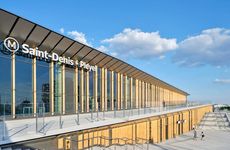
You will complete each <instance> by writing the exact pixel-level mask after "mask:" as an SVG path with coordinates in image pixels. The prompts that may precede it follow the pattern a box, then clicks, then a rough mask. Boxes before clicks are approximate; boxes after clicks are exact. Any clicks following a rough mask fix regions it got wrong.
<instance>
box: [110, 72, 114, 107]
mask: <svg viewBox="0 0 230 150" xmlns="http://www.w3.org/2000/svg"><path fill="white" fill-rule="evenodd" d="M110 73H111V75H110V90H111V91H110V95H111V104H110V105H111V110H114V72H113V71H111V72H110Z"/></svg>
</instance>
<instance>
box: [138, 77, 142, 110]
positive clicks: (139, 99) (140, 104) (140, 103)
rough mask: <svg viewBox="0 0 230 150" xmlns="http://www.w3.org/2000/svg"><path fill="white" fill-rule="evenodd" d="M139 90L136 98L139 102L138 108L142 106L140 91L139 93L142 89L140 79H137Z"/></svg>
mask: <svg viewBox="0 0 230 150" xmlns="http://www.w3.org/2000/svg"><path fill="white" fill-rule="evenodd" d="M138 85H139V87H138V88H139V90H138V91H139V92H138V95H139V98H138V102H139V104H138V106H139V108H142V93H141V91H142V88H141V87H142V82H141V81H139V84H138Z"/></svg>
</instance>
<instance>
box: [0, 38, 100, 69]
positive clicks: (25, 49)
mask: <svg viewBox="0 0 230 150" xmlns="http://www.w3.org/2000/svg"><path fill="white" fill-rule="evenodd" d="M4 46H5V48H6V49H7V50H9V51H11V52H12V53H15V52H17V51H18V50H19V48H20V45H19V43H18V41H17V40H16V39H14V38H12V37H8V38H6V39H5V40H4ZM21 52H22V53H23V54H29V55H31V56H35V57H37V58H42V59H45V60H52V61H54V62H59V63H62V64H67V65H70V66H78V67H80V68H83V69H86V70H89V71H96V67H95V66H91V65H90V64H87V63H85V62H83V61H80V62H79V61H78V60H72V59H71V58H70V57H65V56H59V55H58V54H57V53H54V52H53V53H48V52H47V51H40V50H39V49H38V47H30V45H28V44H26V43H24V44H22V45H21Z"/></svg>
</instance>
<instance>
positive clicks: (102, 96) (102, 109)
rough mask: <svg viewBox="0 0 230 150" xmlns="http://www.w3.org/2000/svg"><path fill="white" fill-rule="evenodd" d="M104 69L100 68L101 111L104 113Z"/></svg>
mask: <svg viewBox="0 0 230 150" xmlns="http://www.w3.org/2000/svg"><path fill="white" fill-rule="evenodd" d="M104 77H105V69H104V68H101V111H104V105H105V103H104V102H105V95H104V94H105V88H104V87H105V78H104Z"/></svg>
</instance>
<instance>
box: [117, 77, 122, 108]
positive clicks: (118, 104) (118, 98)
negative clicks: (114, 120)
mask: <svg viewBox="0 0 230 150" xmlns="http://www.w3.org/2000/svg"><path fill="white" fill-rule="evenodd" d="M120 79H121V76H120V73H117V110H120V108H121V105H120V104H121V98H120V84H121V83H120Z"/></svg>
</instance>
